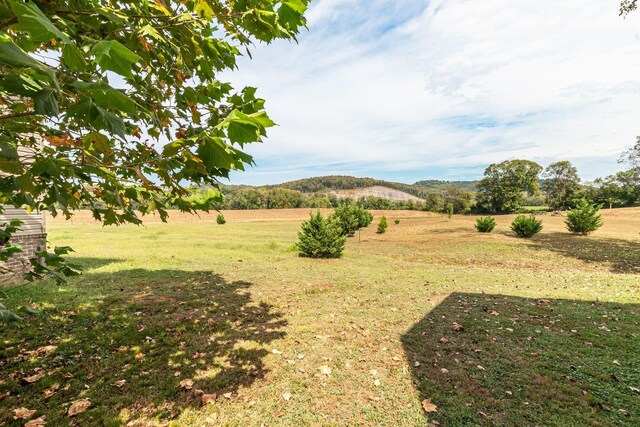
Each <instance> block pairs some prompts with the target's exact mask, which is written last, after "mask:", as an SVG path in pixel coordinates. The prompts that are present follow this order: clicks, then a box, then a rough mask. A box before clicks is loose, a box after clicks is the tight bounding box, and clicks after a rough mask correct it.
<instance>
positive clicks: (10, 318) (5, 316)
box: [0, 310, 22, 323]
mask: <svg viewBox="0 0 640 427" xmlns="http://www.w3.org/2000/svg"><path fill="white" fill-rule="evenodd" d="M20 320H22V317H19V316H17V315H16V314H15V313H13V312H12V311H9V310H0V321H2V322H4V323H13V322H18V321H20Z"/></svg>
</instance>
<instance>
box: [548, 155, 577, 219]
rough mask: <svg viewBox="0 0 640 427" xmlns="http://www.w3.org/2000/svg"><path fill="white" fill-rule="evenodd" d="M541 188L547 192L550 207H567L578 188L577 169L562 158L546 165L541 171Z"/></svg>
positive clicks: (570, 204)
mask: <svg viewBox="0 0 640 427" xmlns="http://www.w3.org/2000/svg"><path fill="white" fill-rule="evenodd" d="M542 177H543V178H544V181H543V182H542V189H543V190H544V191H545V193H546V194H547V198H546V200H547V203H548V204H549V206H550V207H551V208H552V209H567V208H569V207H571V206H572V199H573V198H574V197H575V194H576V192H577V191H578V190H579V188H580V187H579V184H580V178H579V177H578V169H576V168H575V166H573V165H572V164H571V162H569V161H567V160H564V161H560V162H555V163H552V164H550V165H549V166H547V168H546V169H545V170H544V172H543V173H542Z"/></svg>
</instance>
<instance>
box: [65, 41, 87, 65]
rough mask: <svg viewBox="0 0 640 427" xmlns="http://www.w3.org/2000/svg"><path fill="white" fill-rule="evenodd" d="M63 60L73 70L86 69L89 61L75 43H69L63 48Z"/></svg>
mask: <svg viewBox="0 0 640 427" xmlns="http://www.w3.org/2000/svg"><path fill="white" fill-rule="evenodd" d="M62 62H64V64H65V65H66V66H67V67H68V68H69V69H70V70H71V71H77V72H79V71H84V70H85V69H86V68H87V61H86V60H85V59H84V55H83V54H82V51H81V50H80V49H78V47H77V46H76V45H74V44H71V43H67V44H65V45H64V47H63V48H62Z"/></svg>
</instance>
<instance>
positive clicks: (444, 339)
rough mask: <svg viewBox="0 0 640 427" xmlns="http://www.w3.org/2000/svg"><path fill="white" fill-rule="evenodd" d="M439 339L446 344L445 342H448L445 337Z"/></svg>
mask: <svg viewBox="0 0 640 427" xmlns="http://www.w3.org/2000/svg"><path fill="white" fill-rule="evenodd" d="M439 341H440V342H441V343H442V344H446V343H448V342H449V340H448V339H446V338H445V337H442V338H440V340H439Z"/></svg>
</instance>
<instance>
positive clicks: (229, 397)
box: [223, 392, 232, 399]
mask: <svg viewBox="0 0 640 427" xmlns="http://www.w3.org/2000/svg"><path fill="white" fill-rule="evenodd" d="M231 394H232V393H231V392H229V393H225V394H223V396H224V397H226V398H227V399H231Z"/></svg>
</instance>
